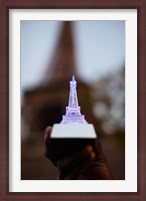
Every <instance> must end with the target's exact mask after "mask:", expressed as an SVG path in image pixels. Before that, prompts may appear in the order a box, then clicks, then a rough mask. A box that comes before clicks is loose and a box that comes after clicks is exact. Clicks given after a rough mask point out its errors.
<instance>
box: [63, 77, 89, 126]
mask: <svg viewBox="0 0 146 201" xmlns="http://www.w3.org/2000/svg"><path fill="white" fill-rule="evenodd" d="M76 87H77V82H76V80H75V77H74V75H73V76H72V80H71V81H70V94H69V103H68V107H66V114H65V115H63V120H62V121H61V124H70V123H77V124H87V121H86V120H85V119H84V115H82V114H81V112H80V106H79V105H78V98H77V92H76Z"/></svg>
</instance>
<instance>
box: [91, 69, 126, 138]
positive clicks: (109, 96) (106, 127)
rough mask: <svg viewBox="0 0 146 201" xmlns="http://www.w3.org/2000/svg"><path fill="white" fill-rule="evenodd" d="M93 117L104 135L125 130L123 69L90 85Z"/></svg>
mask: <svg viewBox="0 0 146 201" xmlns="http://www.w3.org/2000/svg"><path fill="white" fill-rule="evenodd" d="M92 100H93V112H94V115H95V117H96V118H97V119H99V121H100V122H101V128H102V130H103V132H104V133H105V134H115V133H117V132H119V131H120V133H121V132H122V131H124V129H125V68H124V67H122V68H120V69H119V70H117V71H115V72H113V73H109V74H108V75H106V76H105V77H104V78H101V79H100V80H98V81H97V82H96V83H93V85H92Z"/></svg>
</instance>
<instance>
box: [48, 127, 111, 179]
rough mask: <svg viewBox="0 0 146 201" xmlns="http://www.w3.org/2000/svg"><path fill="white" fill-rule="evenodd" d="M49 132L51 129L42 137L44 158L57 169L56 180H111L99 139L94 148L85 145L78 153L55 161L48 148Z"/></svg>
mask: <svg viewBox="0 0 146 201" xmlns="http://www.w3.org/2000/svg"><path fill="white" fill-rule="evenodd" d="M51 130H52V128H51V127H47V128H46V132H45V136H44V140H45V156H46V157H47V158H48V159H50V160H51V161H52V163H53V164H54V165H55V166H56V167H57V171H58V179H62V180H72V179H76V180H79V179H88V180H109V179H113V178H112V173H111V171H110V169H109V167H108V164H107V161H106V158H105V156H104V153H103V151H102V146H101V143H100V141H99V139H96V142H95V145H94V146H91V145H87V146H86V147H84V148H83V149H82V150H81V151H79V152H78V153H75V154H74V155H71V156H69V157H65V158H63V159H61V160H58V161H57V160H56V159H55V158H54V156H53V154H52V150H51V148H50V142H51V138H50V134H51Z"/></svg>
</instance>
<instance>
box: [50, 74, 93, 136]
mask: <svg viewBox="0 0 146 201" xmlns="http://www.w3.org/2000/svg"><path fill="white" fill-rule="evenodd" d="M76 87H77V82H76V80H75V77H74V76H72V80H71V81H70V94H69V103H68V106H67V107H66V114H65V115H63V118H62V121H61V123H60V124H54V125H53V129H52V132H51V138H59V139H60V138H84V139H94V138H96V133H95V130H94V127H93V125H92V124H88V123H87V121H86V120H85V119H84V115H82V114H81V112H80V106H79V105H78V98H77V92H76Z"/></svg>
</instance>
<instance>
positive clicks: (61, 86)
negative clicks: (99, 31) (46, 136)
mask: <svg viewBox="0 0 146 201" xmlns="http://www.w3.org/2000/svg"><path fill="white" fill-rule="evenodd" d="M72 28H73V25H72V22H70V21H66V22H64V23H63V27H62V31H61V35H60V38H59V41H58V44H57V46H56V50H55V53H54V56H53V58H52V61H51V63H50V65H49V66H48V68H47V70H46V73H45V75H44V78H43V80H42V82H41V83H40V84H39V85H38V86H37V87H36V88H34V89H31V90H29V91H26V92H25V95H24V99H25V105H24V107H23V115H24V120H25V121H24V122H26V126H28V130H29V131H30V133H31V134H32V132H34V131H35V132H36V131H44V130H45V128H46V126H48V125H51V126H52V125H53V124H54V123H59V122H60V121H61V119H62V115H63V114H65V107H66V105H67V103H68V95H69V80H71V77H72V75H73V74H74V75H75V77H76V80H77V82H78V97H79V104H80V105H81V109H82V113H83V114H84V115H85V118H86V119H87V121H89V122H93V116H92V112H91V103H90V94H89V87H88V86H87V85H86V84H85V83H84V82H83V81H81V79H80V78H79V76H78V73H77V68H76V61H75V52H74V41H73V32H72Z"/></svg>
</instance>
